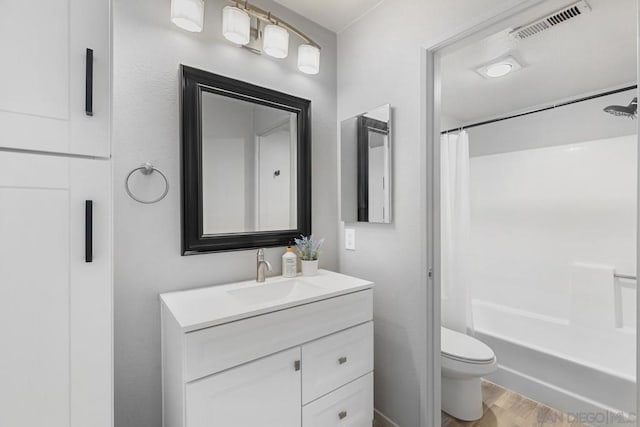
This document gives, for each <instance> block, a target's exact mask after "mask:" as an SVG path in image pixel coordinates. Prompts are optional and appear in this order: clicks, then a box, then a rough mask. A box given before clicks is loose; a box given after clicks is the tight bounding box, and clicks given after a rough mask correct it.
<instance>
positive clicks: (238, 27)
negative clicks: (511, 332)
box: [171, 0, 320, 74]
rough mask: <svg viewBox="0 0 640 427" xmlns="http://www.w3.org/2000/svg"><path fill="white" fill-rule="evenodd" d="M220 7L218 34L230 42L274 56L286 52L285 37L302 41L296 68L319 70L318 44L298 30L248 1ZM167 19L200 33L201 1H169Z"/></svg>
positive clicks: (286, 42)
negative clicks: (292, 37)
mask: <svg viewBox="0 0 640 427" xmlns="http://www.w3.org/2000/svg"><path fill="white" fill-rule="evenodd" d="M227 2H228V3H230V4H231V5H230V6H225V7H224V8H223V9H222V35H223V36H224V37H225V38H226V39H227V40H229V41H230V42H232V43H234V44H236V45H239V46H242V47H244V48H246V49H249V50H250V51H252V52H254V53H258V54H261V53H263V52H264V53H266V54H267V55H269V56H272V57H274V58H286V57H287V55H288V54H289V38H290V35H291V34H293V35H295V36H297V37H298V38H299V39H301V40H302V42H303V43H302V44H301V45H300V46H298V69H299V70H300V71H302V72H303V73H305V74H318V73H319V72H320V45H319V44H318V43H316V42H315V41H313V40H312V39H311V38H309V37H308V36H307V35H306V34H304V33H303V32H302V31H300V30H298V29H297V28H295V27H294V26H293V25H290V24H288V23H287V22H285V21H283V20H282V19H280V18H278V17H277V16H275V15H273V14H272V13H271V12H268V11H266V10H263V9H260V8H259V7H256V6H254V5H250V4H249V3H248V1H246V0H244V1H240V0H227ZM171 21H173V23H174V24H176V25H177V26H178V27H180V28H183V29H185V30H187V31H193V32H200V31H202V28H203V22H204V0H171Z"/></svg>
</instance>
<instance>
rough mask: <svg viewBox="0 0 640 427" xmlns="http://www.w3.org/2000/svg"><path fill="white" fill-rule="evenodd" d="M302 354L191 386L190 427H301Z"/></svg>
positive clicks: (274, 358) (280, 356)
mask: <svg viewBox="0 0 640 427" xmlns="http://www.w3.org/2000/svg"><path fill="white" fill-rule="evenodd" d="M299 360H300V348H299V347H298V348H294V349H291V350H286V351H283V352H281V353H277V354H275V355H272V356H268V357H265V358H263V359H259V360H256V361H254V362H250V363H247V364H246V365H242V366H239V367H236V368H232V369H229V370H228V371H224V372H222V373H219V374H215V375H211V376H209V377H206V378H203V379H201V380H197V381H194V382H191V383H189V384H187V386H186V388H187V391H186V406H187V410H186V425H187V427H218V426H219V427H222V426H229V427H230V426H233V427H257V426H273V427H300V425H301V400H300V399H301V398H300V392H301V390H300V388H301V386H300V370H299V364H298V363H296V361H299Z"/></svg>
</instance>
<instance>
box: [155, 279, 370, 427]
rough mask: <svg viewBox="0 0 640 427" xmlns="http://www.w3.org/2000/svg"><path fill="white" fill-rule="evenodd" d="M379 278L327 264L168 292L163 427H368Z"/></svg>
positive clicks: (163, 301)
mask: <svg viewBox="0 0 640 427" xmlns="http://www.w3.org/2000/svg"><path fill="white" fill-rule="evenodd" d="M372 286H373V284H372V283H371V282H367V281H364V280H360V279H356V278H352V277H349V276H345V275H342V274H338V273H333V272H329V271H324V270H321V271H320V273H319V274H318V275H317V276H313V277H300V278H296V279H285V278H280V277H279V278H271V279H268V280H267V282H266V283H263V284H259V283H255V282H244V283H237V284H230V285H222V286H216V287H211V288H202V289H195V290H190V291H182V292H173V293H169V294H163V295H161V305H162V307H161V312H162V364H163V368H162V369H163V425H164V427H212V426H233V427H256V426H261V427H262V426H265V427H332V426H336V427H345V426H349V427H369V426H371V423H372V419H373V321H372V319H373V290H372Z"/></svg>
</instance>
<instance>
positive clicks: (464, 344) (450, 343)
mask: <svg viewBox="0 0 640 427" xmlns="http://www.w3.org/2000/svg"><path fill="white" fill-rule="evenodd" d="M440 355H441V357H440V362H441V365H442V410H443V411H444V412H446V413H447V414H449V415H451V416H453V417H455V418H458V419H460V420H464V421H473V420H477V419H480V418H482V388H481V385H480V378H481V377H483V376H485V375H488V374H490V373H492V372H495V371H496V370H497V369H498V362H497V361H496V355H495V354H494V353H493V350H491V347H489V346H488V345H486V344H485V343H483V342H481V341H479V340H477V339H475V338H473V337H470V336H469V335H465V334H463V333H460V332H456V331H452V330H451V329H447V328H442V329H441V338H440Z"/></svg>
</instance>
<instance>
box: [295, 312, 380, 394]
mask: <svg viewBox="0 0 640 427" xmlns="http://www.w3.org/2000/svg"><path fill="white" fill-rule="evenodd" d="M302 367H303V368H302V402H303V403H308V402H311V401H312V400H315V399H317V398H319V397H320V396H322V395H325V394H327V393H329V392H330V391H332V390H335V389H337V388H339V387H341V386H343V385H344V384H346V383H348V382H350V381H353V380H355V379H356V378H359V377H361V376H363V375H364V374H366V373H368V372H371V371H373V322H367V323H365V324H363V325H360V326H356V327H354V328H351V329H347V330H345V331H342V332H338V333H336V334H333V335H330V336H328V337H325V338H321V339H319V340H316V341H313V342H310V343H308V344H305V345H303V346H302Z"/></svg>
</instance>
